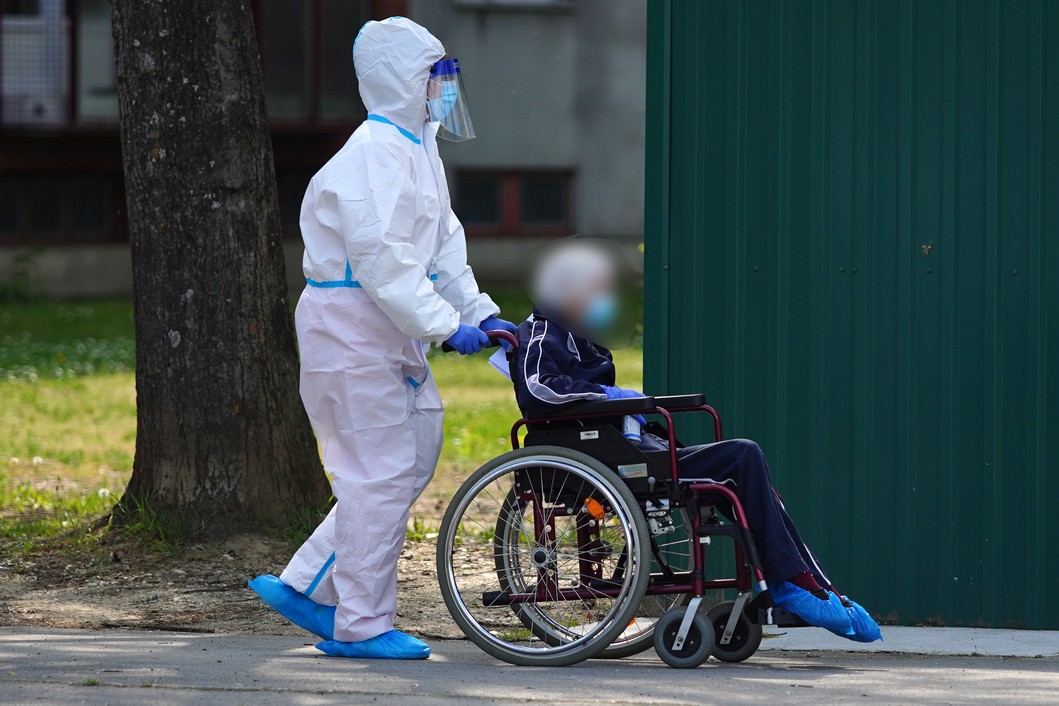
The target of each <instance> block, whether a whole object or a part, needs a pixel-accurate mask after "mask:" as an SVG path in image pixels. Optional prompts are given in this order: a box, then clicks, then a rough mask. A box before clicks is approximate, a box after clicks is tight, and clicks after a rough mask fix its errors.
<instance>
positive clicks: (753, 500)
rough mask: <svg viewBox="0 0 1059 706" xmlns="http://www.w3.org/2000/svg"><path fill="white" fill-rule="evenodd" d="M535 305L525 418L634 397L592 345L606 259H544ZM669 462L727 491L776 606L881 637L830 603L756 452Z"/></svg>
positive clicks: (850, 634) (737, 443) (583, 250)
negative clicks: (739, 509)
mask: <svg viewBox="0 0 1059 706" xmlns="http://www.w3.org/2000/svg"><path fill="white" fill-rule="evenodd" d="M534 302H535V303H536V305H537V306H536V308H535V309H534V312H533V316H532V317H531V318H530V319H529V320H527V321H525V322H524V323H523V324H522V325H521V326H519V331H518V336H519V344H520V347H519V351H518V363H517V370H516V371H515V373H516V377H515V389H516V394H517V398H518V405H519V407H520V408H521V409H522V411H523V413H524V414H526V415H527V416H537V417H539V416H546V415H548V414H555V413H557V412H560V411H561V410H562V409H563V407H564V406H567V405H569V404H572V403H577V402H585V401H590V400H607V399H617V398H622V397H640V396H642V395H641V393H639V392H635V391H633V390H627V389H621V388H618V387H615V386H614V383H615V369H614V361H613V358H612V357H611V354H610V351H608V350H607V349H606V348H604V347H603V346H601V345H599V344H598V343H594V342H593V340H592V339H593V338H595V337H598V336H599V335H601V334H602V333H603V332H605V330H606V329H608V327H610V326H612V325H613V321H614V319H615V315H616V313H617V308H618V306H617V297H616V295H615V292H614V281H613V269H612V267H611V265H610V261H609V259H608V257H607V256H606V254H604V253H603V252H602V251H601V250H599V249H597V248H595V247H593V246H590V245H587V244H579V243H576V242H575V243H574V244H567V245H564V246H562V247H560V248H557V249H555V250H553V251H551V252H550V253H549V254H548V255H546V256H545V257H544V258H543V259H542V260H541V263H540V266H539V267H538V269H537V273H536V276H535V281H534ZM641 423H642V418H641ZM639 446H640V448H641V449H642V450H644V451H658V450H665V449H667V448H668V446H667V441H666V440H664V439H661V438H659V437H657V436H655V435H653V434H649V433H646V432H644V433H642V434H641V441H640V443H639ZM677 457H678V464H679V471H680V475H681V477H683V478H689V479H691V478H706V479H712V480H714V481H716V482H719V483H724V482H726V481H731V482H732V483H734V486H733V488H732V489H733V491H734V492H735V494H736V495H737V497H738V498H739V500H740V502H741V503H742V504H743V508H744V510H745V512H746V517H747V522H748V524H749V526H750V531H751V532H752V533H753V535H754V540H755V544H756V546H757V549H758V553H759V555H760V557H761V561H762V564H763V570H764V573H765V580H766V582H767V584H768V586H769V589H770V593H771V594H772V597H773V600H774V602H775V604H776V605H777V606H779V607H780V608H783V609H785V610H787V611H789V612H791V613H794V614H795V615H797V616H799V617H800V618H802V619H803V620H805V621H806V622H808V623H810V624H812V625H816V626H819V627H823V628H826V629H828V630H831V631H832V632H834V633H835V634H837V635H840V636H842V637H847V638H849V639H852V640H858V641H863V642H871V641H874V640H880V639H882V635H881V633H880V631H879V626H878V625H877V624H876V623H875V621H874V620H872V618H871V616H869V615H868V613H867V612H866V611H865V610H864V609H863V608H861V607H860V606H859V605H857V604H856V603H854V602H853V601H850V600H848V599H847V598H845V597H844V596H839V595H838V592H837V591H836V590H835V589H834V587H833V586H832V585H831V582H830V581H829V580H828V578H827V576H826V575H825V574H824V571H823V569H822V568H821V567H820V564H819V563H818V562H817V560H816V558H815V557H814V556H813V554H812V552H810V551H809V548H808V547H807V546H806V545H805V543H804V542H803V541H802V539H801V537H800V536H799V534H798V529H797V528H796V527H795V525H794V522H793V521H792V520H791V518H790V516H789V515H788V514H787V511H786V510H785V508H784V507H783V503H782V502H781V501H780V499H779V497H778V495H777V494H776V493H775V492H774V491H773V488H772V479H771V477H770V476H769V470H768V465H767V464H766V462H765V456H764V454H763V453H762V452H761V449H760V448H759V447H758V445H757V444H755V443H754V442H753V441H749V440H747V439H731V440H726V441H720V442H717V443H714V444H704V445H701V446H690V447H687V448H682V449H679V450H678V451H677Z"/></svg>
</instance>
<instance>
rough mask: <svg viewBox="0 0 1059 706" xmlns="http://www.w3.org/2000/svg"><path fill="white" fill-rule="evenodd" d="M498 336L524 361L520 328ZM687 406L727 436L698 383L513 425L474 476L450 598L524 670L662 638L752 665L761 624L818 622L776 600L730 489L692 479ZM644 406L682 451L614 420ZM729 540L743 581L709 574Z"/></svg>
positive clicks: (453, 519) (465, 492) (486, 639)
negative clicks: (683, 422) (647, 446)
mask: <svg viewBox="0 0 1059 706" xmlns="http://www.w3.org/2000/svg"><path fill="white" fill-rule="evenodd" d="M488 335H489V337H490V339H491V340H492V341H493V342H494V343H495V342H497V341H499V340H500V339H503V340H506V341H507V342H508V343H510V344H511V348H510V349H509V350H508V362H509V364H510V365H511V366H512V368H513V367H514V358H515V351H516V349H517V347H518V340H517V338H516V337H515V336H513V335H512V334H510V333H507V332H505V331H492V332H489V333H488ZM512 377H514V376H512ZM690 413H701V414H707V415H709V416H710V417H712V422H713V429H714V435H715V437H716V439H717V440H720V439H721V438H722V434H721V419H720V416H719V415H718V414H717V412H716V410H714V409H713V408H712V407H711V406H709V405H708V404H706V401H705V399H704V397H703V395H701V394H692V395H677V396H667V397H642V398H635V399H621V400H606V401H600V402H586V403H579V404H576V405H573V406H570V407H567V408H565V409H563V410H562V411H561V413H559V414H555V415H551V416H548V417H545V418H522V419H519V420H518V421H517V422H515V424H514V425H513V426H512V429H511V445H512V450H511V451H509V452H507V453H505V454H503V455H501V456H498V457H497V458H494V459H493V460H491V461H489V462H488V463H486V464H485V465H483V466H482V467H481V468H479V469H478V470H477V471H475V472H474V473H473V474H471V476H470V477H469V478H467V480H466V481H465V482H464V483H463V485H462V486H461V487H460V489H459V490H458V491H457V492H456V494H455V495H454V496H453V498H452V501H451V503H450V504H449V506H448V509H447V510H446V512H445V516H444V519H443V520H442V523H441V527H440V529H439V532H438V543H437V574H438V581H439V584H440V588H441V595H442V597H443V599H444V601H445V605H446V606H447V607H448V610H449V612H450V613H451V615H452V618H453V620H454V621H455V622H456V623H457V625H459V627H460V629H461V630H462V631H463V632H464V634H465V635H466V636H467V637H468V638H469V639H470V640H471V641H473V642H474V643H475V644H476V645H478V646H479V647H480V648H481V649H482V650H484V651H485V652H487V653H489V654H490V655H492V656H493V657H496V658H498V659H500V660H503V661H505V662H509V663H511V664H516V665H526V666H565V665H571V664H575V663H578V662H581V661H582V660H586V659H590V658H595V657H603V658H607V657H611V658H618V657H625V656H628V655H633V654H637V653H639V652H642V651H644V650H647V649H650V648H651V647H654V649H655V650H656V652H657V653H658V655H659V657H661V659H662V660H663V661H664V662H665V663H666V664H668V665H670V666H671V667H676V668H694V667H697V666H699V665H701V664H702V663H704V662H705V661H706V660H707V659H709V657H710V656H711V655H712V656H713V657H714V658H716V659H718V660H720V661H725V662H741V661H743V660H746V659H747V658H749V657H750V656H751V655H753V654H754V653H755V652H756V651H757V649H758V647H759V646H760V644H761V639H762V625H766V624H767V625H776V626H780V627H801V626H804V625H805V623H804V622H803V621H801V619H800V618H798V617H797V616H794V615H793V614H790V613H786V612H784V611H782V610H780V609H779V608H776V607H774V606H773V604H772V600H771V598H770V597H769V592H768V587H767V586H766V584H765V580H764V575H763V574H762V571H761V568H760V567H761V562H760V560H759V558H758V554H757V550H756V549H755V547H754V540H753V537H752V536H751V533H750V531H749V529H748V528H747V522H746V516H745V514H744V512H743V508H742V505H741V504H740V502H739V500H738V498H737V497H736V495H735V493H734V492H733V491H732V489H731V488H729V487H728V486H727V485H723V484H718V483H714V482H710V481H705V480H704V481H696V480H682V479H680V477H679V475H678V470H677V456H676V449H677V448H679V447H680V444H679V443H678V441H677V438H676V434H675V426H674V416H675V415H678V414H690ZM633 414H640V415H648V414H650V415H654V416H657V417H660V418H661V420H662V421H661V422H657V421H652V422H649V423H648V426H647V431H650V432H652V433H655V434H657V435H658V436H660V437H661V438H664V439H668V441H669V450H667V451H659V452H648V453H644V452H643V451H641V450H640V449H639V448H637V447H636V445H635V444H633V443H632V442H631V441H629V440H628V439H626V438H625V436H624V435H623V434H622V433H621V432H620V431H619V429H618V428H617V426H616V425H615V424H614V421H615V420H616V419H620V418H621V417H622V416H624V415H633ZM523 430H525V436H524V438H523V439H521V441H520V436H521V432H522V431H523ZM718 510H720V512H718ZM727 517H730V518H731V520H728V519H726V518H727ZM717 538H726V539H727V541H729V542H730V543H731V545H732V547H733V554H734V560H735V567H736V570H735V572H734V576H727V577H721V578H707V574H706V560H707V554H708V550H709V548H710V546H711V544H712V543H713V542H714V540H715V539H717ZM755 588H756V589H757V591H758V593H757V595H756V596H754V595H753V589H755ZM722 590H735V591H736V592H737V595H736V597H735V599H734V600H731V601H725V602H722V603H719V604H717V605H713V606H712V607H709V606H708V601H707V598H706V593H707V591H710V592H716V591H722Z"/></svg>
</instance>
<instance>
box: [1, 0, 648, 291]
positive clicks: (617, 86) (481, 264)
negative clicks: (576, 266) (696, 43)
mask: <svg viewBox="0 0 1059 706" xmlns="http://www.w3.org/2000/svg"><path fill="white" fill-rule="evenodd" d="M251 4H252V6H253V10H254V17H255V24H256V30H257V35H258V43H259V46H260V49H261V60H262V66H263V72H264V81H265V90H266V97H267V103H268V110H269V115H270V118H271V121H272V125H273V130H272V140H273V148H274V151H275V161H276V176H277V182H278V186H279V194H280V211H281V216H282V219H283V227H284V232H285V235H286V236H287V239H288V240H287V242H288V245H287V270H288V272H287V275H288V280H289V281H290V283H291V286H292V288H293V287H297V286H299V284H300V282H301V268H300V261H299V258H300V255H301V245H300V240H299V234H298V224H297V217H298V210H299V205H300V203H301V199H302V195H303V193H304V190H305V187H306V185H307V183H308V181H309V178H310V177H311V176H312V174H313V173H314V172H315V171H316V170H317V169H318V168H319V167H320V166H322V165H323V163H324V162H325V161H327V159H328V158H330V156H331V155H332V154H333V153H334V152H335V151H337V149H338V148H339V147H340V146H341V145H342V144H343V143H344V142H345V140H346V139H347V138H348V136H349V134H350V133H351V132H352V130H353V129H355V128H356V126H357V125H358V124H359V123H360V122H361V121H362V120H363V118H364V109H363V107H362V105H361V103H360V99H359V96H358V94H357V89H356V80H355V76H354V73H353V68H352V64H351V61H350V48H351V45H352V42H353V38H354V37H355V35H356V31H357V29H358V28H359V27H360V26H361V25H362V24H363V23H364V21H365V20H366V19H368V18H370V17H385V16H389V15H392V14H402V15H406V16H411V17H413V18H415V19H416V20H417V21H419V22H421V23H422V24H424V25H425V26H427V27H428V28H430V29H431V31H433V32H434V33H435V34H436V35H437V36H438V37H439V38H440V39H441V40H442V41H443V42H445V43H446V45H447V46H448V47H449V48H450V50H451V51H452V53H453V54H455V55H457V56H458V57H459V58H460V60H461V63H462V65H463V68H464V72H465V74H466V81H467V86H468V91H469V94H470V99H471V101H472V107H473V110H474V117H475V122H476V126H477V128H478V134H479V138H478V139H477V140H474V141H472V142H469V143H464V144H459V145H451V146H445V147H444V156H445V159H446V164H447V165H448V170H449V174H448V176H449V180H450V185H451V187H452V193H453V194H454V198H455V200H456V210H457V214H459V215H460V216H461V217H462V218H463V220H464V222H465V223H466V225H467V232H468V236H469V237H470V238H471V239H473V240H475V241H477V242H475V243H474V244H473V245H472V248H471V252H472V255H473V256H474V257H475V261H474V264H475V266H476V268H477V269H479V270H480V271H481V274H482V275H483V276H484V277H485V278H493V279H496V278H508V277H511V276H514V275H515V274H517V265H518V259H519V255H520V254H521V252H522V251H523V250H524V249H526V248H527V247H529V246H531V245H532V244H534V243H536V242H539V241H540V240H542V239H547V238H554V237H557V236H562V235H569V234H572V233H575V232H583V233H588V234H593V235H604V236H610V237H619V238H624V239H627V240H629V241H631V242H639V240H640V234H641V232H642V217H643V213H642V209H643V195H642V194H643V119H644V98H643V94H644V80H645V78H644V61H645V41H646V37H645V16H646V1H645V0H636V1H635V2H622V3H610V2H605V0H492V1H489V0H432V1H429V2H427V1H424V0H418V1H415V0H413V1H411V2H409V1H407V0H396V1H395V0H389V1H387V0H372V1H368V0H306V1H305V2H291V1H290V0H251ZM27 248H29V249H32V252H33V254H32V255H31V256H30V257H29V258H28V260H29V261H30V262H31V270H32V275H33V277H34V278H35V279H36V280H37V281H38V284H39V285H40V286H41V287H42V289H43V290H44V291H45V292H46V293H48V294H51V295H54V296H60V297H63V296H65V297H86V296H115V295H124V294H127V293H129V292H130V291H131V287H132V274H131V261H130V251H129V245H128V229H127V224H126V221H125V191H124V182H123V178H122V161H121V145H120V139H119V135H118V104H117V86H116V79H115V72H114V61H113V48H112V41H111V34H110V6H109V3H108V2H107V0H0V281H3V280H4V279H6V278H7V277H9V276H11V274H12V268H13V267H17V265H16V264H15V263H16V261H18V260H22V261H26V260H27V258H26V257H25V256H23V257H21V258H19V257H18V254H19V253H20V252H25V251H26V250H27Z"/></svg>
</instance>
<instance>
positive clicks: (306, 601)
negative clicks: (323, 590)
mask: <svg viewBox="0 0 1059 706" xmlns="http://www.w3.org/2000/svg"><path fill="white" fill-rule="evenodd" d="M248 585H249V586H250V588H252V589H254V592H255V593H256V594H257V595H259V596H261V600H263V601H264V602H265V603H267V604H268V606H269V608H271V609H272V610H274V611H276V612H277V613H279V614H280V615H282V616H283V617H284V618H286V619H287V620H289V621H291V622H292V623H294V624H295V625H297V626H298V627H300V628H302V629H303V630H308V631H309V632H311V633H313V634H314V635H316V636H317V637H322V638H323V639H325V640H330V639H332V637H334V634H335V607H334V606H333V605H320V604H319V603H317V602H316V601H314V600H313V599H311V598H309V597H307V596H306V595H305V594H303V593H301V592H299V591H296V590H294V589H293V588H291V587H290V586H288V585H287V584H285V583H283V582H282V581H280V580H279V579H278V578H276V577H275V576H272V575H271V574H264V575H262V576H258V577H257V578H256V579H251V580H250V582H249V584H248Z"/></svg>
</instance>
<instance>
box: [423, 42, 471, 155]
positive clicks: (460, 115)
mask: <svg viewBox="0 0 1059 706" xmlns="http://www.w3.org/2000/svg"><path fill="white" fill-rule="evenodd" d="M427 113H428V120H429V121H430V122H432V123H440V125H439V127H438V137H440V138H443V139H445V140H449V141H450V142H464V141H466V140H473V139H474V137H475V133H474V122H472V121H471V108H470V106H469V105H468V104H467V92H466V91H465V90H464V88H463V75H462V74H460V62H459V60H457V59H455V58H453V59H442V60H440V61H438V62H437V63H436V64H434V65H433V66H432V67H430V79H429V80H428V81H427Z"/></svg>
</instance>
